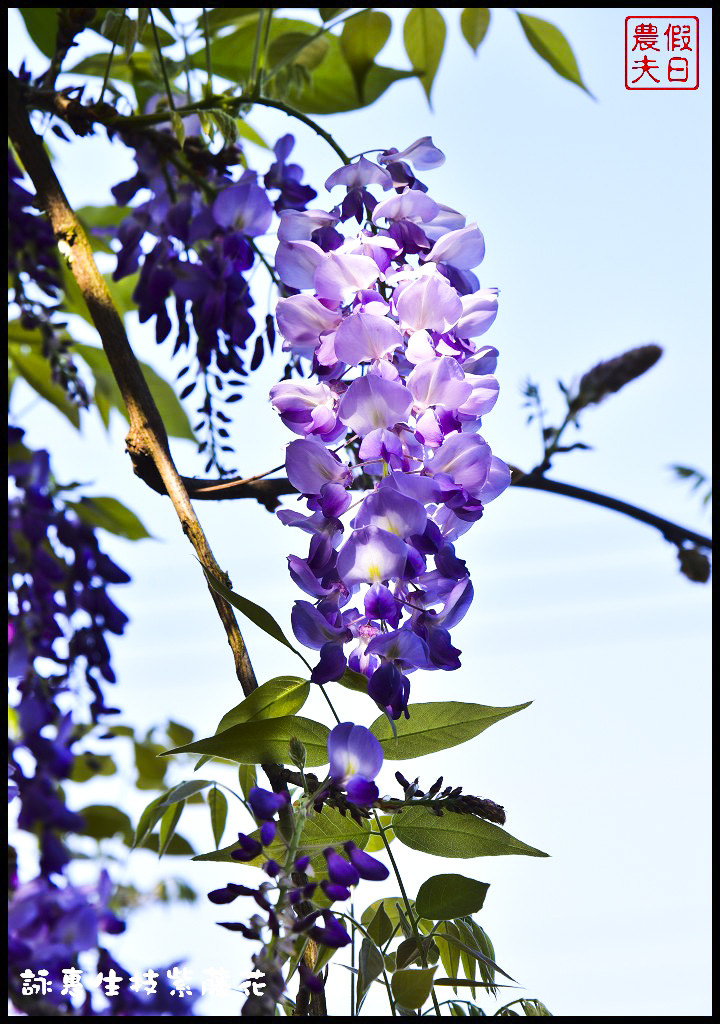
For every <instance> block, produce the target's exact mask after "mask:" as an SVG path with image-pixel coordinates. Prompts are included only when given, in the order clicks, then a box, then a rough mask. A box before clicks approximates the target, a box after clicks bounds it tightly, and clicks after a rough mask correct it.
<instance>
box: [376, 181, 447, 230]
mask: <svg viewBox="0 0 720 1024" xmlns="http://www.w3.org/2000/svg"><path fill="white" fill-rule="evenodd" d="M438 212H439V211H438V204H437V203H436V202H435V200H434V199H431V198H430V196H427V195H425V193H424V192H420V191H418V190H417V189H408V190H407V191H406V192H402V193H401V194H400V195H394V196H390V198H389V199H383V201H382V202H380V203H378V204H377V206H376V207H375V209H374V210H373V215H372V220H373V224H377V222H378V221H379V220H381V219H382V218H383V217H384V218H385V219H386V220H389V221H397V220H410V221H413V222H414V223H416V224H417V223H421V222H422V221H426V220H432V219H433V218H434V217H437V215H438Z"/></svg>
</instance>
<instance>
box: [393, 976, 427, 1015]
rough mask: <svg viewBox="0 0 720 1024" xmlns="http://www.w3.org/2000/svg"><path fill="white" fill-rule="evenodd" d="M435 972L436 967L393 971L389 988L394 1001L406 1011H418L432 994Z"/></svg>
mask: <svg viewBox="0 0 720 1024" xmlns="http://www.w3.org/2000/svg"><path fill="white" fill-rule="evenodd" d="M436 970H437V968H436V967H423V968H420V969H418V968H414V967H409V968H406V969H405V970H401V971H395V973H394V974H393V976H392V981H391V982H390V987H391V988H392V993H393V995H394V996H395V999H396V1001H397V1002H398V1003H399V1004H400V1005H401V1006H404V1007H407V1009H408V1010H419V1009H420V1007H421V1006H422V1005H423V1003H424V1002H425V1001H426V1000H427V999H428V998H429V996H430V993H431V992H432V987H433V977H434V975H435V971H436Z"/></svg>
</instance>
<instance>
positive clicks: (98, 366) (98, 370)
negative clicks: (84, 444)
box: [74, 345, 195, 441]
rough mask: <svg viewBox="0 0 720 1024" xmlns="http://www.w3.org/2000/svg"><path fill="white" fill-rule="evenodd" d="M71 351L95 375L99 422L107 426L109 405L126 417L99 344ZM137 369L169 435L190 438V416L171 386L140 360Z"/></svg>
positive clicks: (190, 439) (193, 437)
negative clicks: (101, 417)
mask: <svg viewBox="0 0 720 1024" xmlns="http://www.w3.org/2000/svg"><path fill="white" fill-rule="evenodd" d="M74 351H75V352H77V354H78V355H79V356H80V357H81V359H83V360H84V361H85V362H86V363H87V365H88V366H89V367H90V369H91V370H92V373H93V376H94V378H95V401H96V403H97V405H98V408H99V409H100V411H101V414H102V413H103V409H104V414H103V422H104V423H105V426H106V427H107V425H108V413H109V409H110V408H111V407H112V408H113V409H117V410H118V411H119V412H121V413H122V415H123V416H124V417H125V419H126V420H127V419H128V414H127V409H126V408H125V403H124V402H123V399H122V395H121V394H120V389H119V388H118V386H117V383H116V381H115V377H114V376H113V372H112V370H111V369H110V364H109V363H108V359H107V356H106V355H105V352H104V351H103V350H102V349H101V348H95V347H94V346H93V345H76V346H75V347H74ZM140 369H141V370H142V372H143V376H144V377H145V380H146V381H147V385H148V387H149V388H150V393H151V394H152V396H153V398H154V399H155V404H156V405H157V407H158V412H159V413H160V415H161V417H162V421H163V423H164V424H165V429H166V430H167V432H168V434H169V435H170V437H180V438H183V439H184V440H186V441H194V440H195V435H194V434H193V430H192V427H191V426H190V420H189V419H188V418H187V413H186V412H185V410H184V409H183V407H182V405H181V404H180V400H179V398H178V397H177V395H176V394H175V392H174V391H173V389H172V388H171V386H170V385H169V384H168V382H167V381H165V380H163V379H162V377H160V376H159V374H157V373H156V372H155V371H154V370H153V368H152V367H151V366H148V365H147V363H140ZM101 401H103V402H104V406H103V407H101V405H100V402H101ZM128 422H129V420H128Z"/></svg>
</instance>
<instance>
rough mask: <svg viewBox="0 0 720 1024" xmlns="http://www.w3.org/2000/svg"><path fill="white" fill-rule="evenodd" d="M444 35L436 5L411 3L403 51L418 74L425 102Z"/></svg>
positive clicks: (442, 45) (442, 21)
mask: <svg viewBox="0 0 720 1024" xmlns="http://www.w3.org/2000/svg"><path fill="white" fill-rule="evenodd" d="M445 35H446V29H445V19H444V18H443V16H442V14H441V13H440V11H438V9H437V8H436V7H413V8H412V10H411V11H410V13H409V14H408V16H407V18H406V19H405V25H404V28H403V39H404V41H405V51H406V53H407V55H408V57H409V58H410V63H411V64H412V66H413V69H414V71H416V72H417V73H418V74H419V76H420V81H421V83H422V87H423V89H424V90H425V95H426V96H427V98H428V103H430V92H431V90H432V85H433V82H434V81H435V75H436V73H437V69H438V66H439V64H440V58H441V57H442V53H443V47H444V46H445ZM430 105H431V106H432V104H430Z"/></svg>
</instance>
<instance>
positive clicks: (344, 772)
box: [328, 722, 383, 885]
mask: <svg viewBox="0 0 720 1024" xmlns="http://www.w3.org/2000/svg"><path fill="white" fill-rule="evenodd" d="M328 755H329V758H330V772H329V774H330V777H331V778H332V779H334V780H335V781H336V782H338V783H340V785H342V786H343V787H344V789H345V792H346V793H347V798H348V800H349V801H350V802H351V803H354V804H371V803H372V802H373V800H377V798H378V796H379V795H380V793H379V790H378V788H377V786H376V785H375V783H374V782H373V779H374V778H375V776H376V775H377V774H378V772H379V771H380V769H381V768H382V763H383V749H382V747H381V745H380V741H379V740H378V739H377V737H376V736H373V734H372V733H371V732H370V730H369V729H365V728H364V727H363V726H362V725H354V724H353V723H352V722H343V723H342V724H341V725H336V726H335V728H334V729H333V730H332V732H331V733H330V736H329V737H328ZM334 881H340V879H334ZM356 881H357V878H356ZM350 884H351V885H352V884H354V882H351V883H350Z"/></svg>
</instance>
